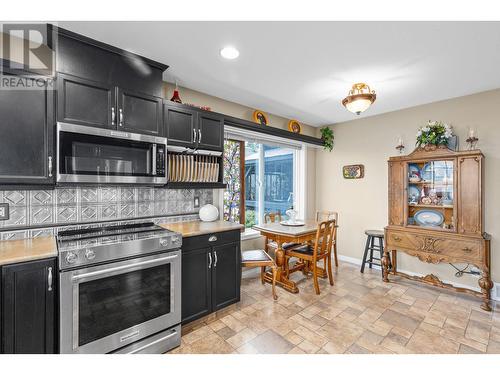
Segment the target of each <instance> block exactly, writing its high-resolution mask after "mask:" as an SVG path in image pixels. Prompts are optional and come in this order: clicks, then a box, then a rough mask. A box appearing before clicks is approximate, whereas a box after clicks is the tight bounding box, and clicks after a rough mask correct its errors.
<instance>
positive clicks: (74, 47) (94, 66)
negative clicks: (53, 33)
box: [56, 28, 168, 97]
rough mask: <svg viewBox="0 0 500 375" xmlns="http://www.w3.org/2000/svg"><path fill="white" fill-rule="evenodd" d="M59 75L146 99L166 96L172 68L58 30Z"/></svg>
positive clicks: (57, 64) (57, 63) (69, 32)
mask: <svg viewBox="0 0 500 375" xmlns="http://www.w3.org/2000/svg"><path fill="white" fill-rule="evenodd" d="M56 67H57V71H58V72H61V73H67V74H70V75H73V76H76V77H81V78H85V79H90V80H93V81H97V82H102V83H107V84H110V85H112V86H117V87H120V88H123V89H126V90H131V91H134V92H139V93H142V94H146V95H152V96H157V97H160V96H162V89H163V81H162V74H163V71H165V70H166V69H167V68H168V66H167V65H163V64H160V63H157V62H155V61H152V60H150V59H147V58H145V57H142V56H138V55H135V54H133V53H131V52H128V51H124V50H122V49H119V48H117V47H114V46H111V45H109V44H105V43H102V42H100V41H97V40H94V39H90V38H87V37H85V36H83V35H79V34H76V33H73V32H71V31H69V30H64V29H61V28H59V29H57V62H56Z"/></svg>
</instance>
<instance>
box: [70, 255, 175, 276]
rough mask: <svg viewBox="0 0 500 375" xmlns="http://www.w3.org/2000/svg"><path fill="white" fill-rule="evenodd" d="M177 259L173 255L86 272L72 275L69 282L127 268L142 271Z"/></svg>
mask: <svg viewBox="0 0 500 375" xmlns="http://www.w3.org/2000/svg"><path fill="white" fill-rule="evenodd" d="M177 257H178V255H177V254H175V255H170V256H167V257H163V258H158V259H150V260H145V261H143V262H138V263H132V264H125V265H123V266H118V267H113V268H107V269H105V270H99V271H93V272H87V273H83V274H81V275H74V276H73V277H72V278H71V280H72V281H73V282H78V281H80V280H82V279H87V278H89V277H95V276H100V275H106V274H109V273H115V272H117V271H123V270H127V269H129V268H137V267H139V268H138V269H142V268H146V267H145V266H150V265H153V264H157V263H165V261H166V260H171V259H175V258H177Z"/></svg>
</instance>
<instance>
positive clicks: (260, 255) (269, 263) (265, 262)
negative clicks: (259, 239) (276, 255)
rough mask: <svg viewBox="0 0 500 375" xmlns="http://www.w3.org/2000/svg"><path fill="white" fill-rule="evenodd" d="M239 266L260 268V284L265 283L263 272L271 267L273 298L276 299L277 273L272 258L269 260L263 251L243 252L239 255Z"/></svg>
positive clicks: (269, 257) (268, 256)
mask: <svg viewBox="0 0 500 375" xmlns="http://www.w3.org/2000/svg"><path fill="white" fill-rule="evenodd" d="M241 266H242V267H260V268H261V272H260V280H261V281H262V284H264V283H265V281H264V272H265V269H266V267H271V270H272V271H273V284H272V290H273V298H274V300H277V299H278V296H277V295H276V273H277V271H278V267H277V266H276V263H275V262H274V260H273V258H271V256H270V255H269V254H268V253H267V252H265V251H264V250H248V251H243V252H242V253H241Z"/></svg>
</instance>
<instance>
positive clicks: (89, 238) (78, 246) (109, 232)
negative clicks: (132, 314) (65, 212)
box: [57, 222, 182, 269]
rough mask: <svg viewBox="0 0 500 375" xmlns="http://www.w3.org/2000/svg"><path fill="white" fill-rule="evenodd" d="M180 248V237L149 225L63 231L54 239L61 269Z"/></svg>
mask: <svg viewBox="0 0 500 375" xmlns="http://www.w3.org/2000/svg"><path fill="white" fill-rule="evenodd" d="M181 244H182V236H181V234H179V233H176V232H172V231H170V230H168V229H164V228H162V227H160V226H158V225H155V224H154V223H152V222H146V223H134V224H124V225H103V226H99V227H95V228H85V229H77V230H66V231H61V232H59V233H58V235H57V248H58V251H59V265H60V268H61V269H64V268H72V267H76V266H82V265H90V264H95V263H102V262H105V261H114V260H120V259H123V258H127V257H132V256H140V255H148V254H151V253H154V252H159V251H168V250H173V249H178V248H180V247H181Z"/></svg>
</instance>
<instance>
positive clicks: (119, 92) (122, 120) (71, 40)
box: [56, 29, 167, 135]
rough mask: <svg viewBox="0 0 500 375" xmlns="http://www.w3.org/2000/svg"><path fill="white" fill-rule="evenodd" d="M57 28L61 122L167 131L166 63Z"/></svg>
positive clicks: (145, 132)
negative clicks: (164, 105) (164, 121)
mask: <svg viewBox="0 0 500 375" xmlns="http://www.w3.org/2000/svg"><path fill="white" fill-rule="evenodd" d="M56 32H57V33H58V34H57V37H58V38H57V41H58V43H57V63H56V67H57V72H58V100H57V108H58V110H57V114H58V115H57V119H58V121H61V122H69V123H73V124H78V125H87V126H94V127H101V128H112V129H117V130H123V131H127V132H134V133H143V134H149V135H163V125H162V99H161V95H162V89H163V80H162V74H163V71H164V70H165V69H166V68H167V66H166V65H163V64H160V63H157V62H155V61H152V60H149V59H147V58H144V57H141V56H138V55H135V54H133V53H130V52H127V51H124V50H121V49H119V48H116V47H113V46H110V45H108V44H105V43H101V42H99V41H96V40H93V39H90V38H87V37H85V36H82V35H78V34H75V33H73V32H71V31H68V30H64V29H56Z"/></svg>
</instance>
